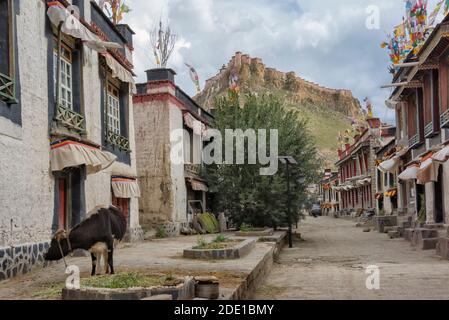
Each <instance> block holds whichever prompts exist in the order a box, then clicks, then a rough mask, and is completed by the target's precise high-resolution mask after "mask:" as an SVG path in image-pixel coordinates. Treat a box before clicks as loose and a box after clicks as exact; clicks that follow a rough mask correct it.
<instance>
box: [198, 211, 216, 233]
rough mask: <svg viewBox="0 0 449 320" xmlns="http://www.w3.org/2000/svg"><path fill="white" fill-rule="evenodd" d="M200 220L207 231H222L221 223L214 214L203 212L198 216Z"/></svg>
mask: <svg viewBox="0 0 449 320" xmlns="http://www.w3.org/2000/svg"><path fill="white" fill-rule="evenodd" d="M198 221H199V222H200V224H201V226H202V227H203V229H204V230H206V232H207V233H218V232H220V224H219V223H218V221H217V219H216V218H215V216H214V215H213V214H210V213H203V214H202V215H200V216H199V217H198Z"/></svg>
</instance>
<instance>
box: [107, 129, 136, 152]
mask: <svg viewBox="0 0 449 320" xmlns="http://www.w3.org/2000/svg"><path fill="white" fill-rule="evenodd" d="M106 141H107V142H108V143H110V144H111V145H113V146H114V147H117V148H119V149H120V150H121V151H125V152H130V151H131V148H130V145H129V140H128V139H127V138H125V137H123V136H121V135H119V134H116V133H115V132H112V131H110V130H108V131H107V134H106Z"/></svg>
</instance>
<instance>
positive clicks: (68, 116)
mask: <svg viewBox="0 0 449 320" xmlns="http://www.w3.org/2000/svg"><path fill="white" fill-rule="evenodd" d="M55 118H56V121H58V122H59V123H61V124H62V125H63V126H65V127H67V128H69V129H71V130H74V131H77V132H79V133H81V132H84V131H85V130H86V126H85V121H84V117H83V116H82V115H80V114H79V113H77V112H75V111H73V110H72V109H69V108H66V107H64V106H62V105H58V106H57V107H56V117H55Z"/></svg>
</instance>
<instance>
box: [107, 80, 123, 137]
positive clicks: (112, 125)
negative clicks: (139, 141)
mask: <svg viewBox="0 0 449 320" xmlns="http://www.w3.org/2000/svg"><path fill="white" fill-rule="evenodd" d="M106 116H107V120H106V121H107V123H108V130H110V131H112V132H114V133H115V134H117V135H121V123H120V121H121V119H120V89H118V87H117V86H116V85H115V84H114V83H113V82H112V81H108V83H107V88H106Z"/></svg>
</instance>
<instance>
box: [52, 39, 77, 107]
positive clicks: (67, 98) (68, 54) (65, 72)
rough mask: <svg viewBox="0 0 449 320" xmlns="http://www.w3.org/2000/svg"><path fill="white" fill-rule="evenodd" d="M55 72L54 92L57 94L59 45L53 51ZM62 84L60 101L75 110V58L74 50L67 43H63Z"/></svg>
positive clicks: (64, 105)
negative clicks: (73, 55)
mask: <svg viewBox="0 0 449 320" xmlns="http://www.w3.org/2000/svg"><path fill="white" fill-rule="evenodd" d="M53 57H54V58H53V61H54V63H53V70H54V72H53V74H54V88H55V90H54V92H55V95H56V86H57V65H58V48H57V45H56V47H55V49H54V51H53ZM59 70H60V72H59V73H60V81H61V83H60V86H59V95H60V101H59V103H60V104H61V105H62V106H63V107H65V108H68V109H70V110H73V58H72V50H71V49H70V48H69V47H68V46H67V45H65V44H61V65H60V69H59Z"/></svg>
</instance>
